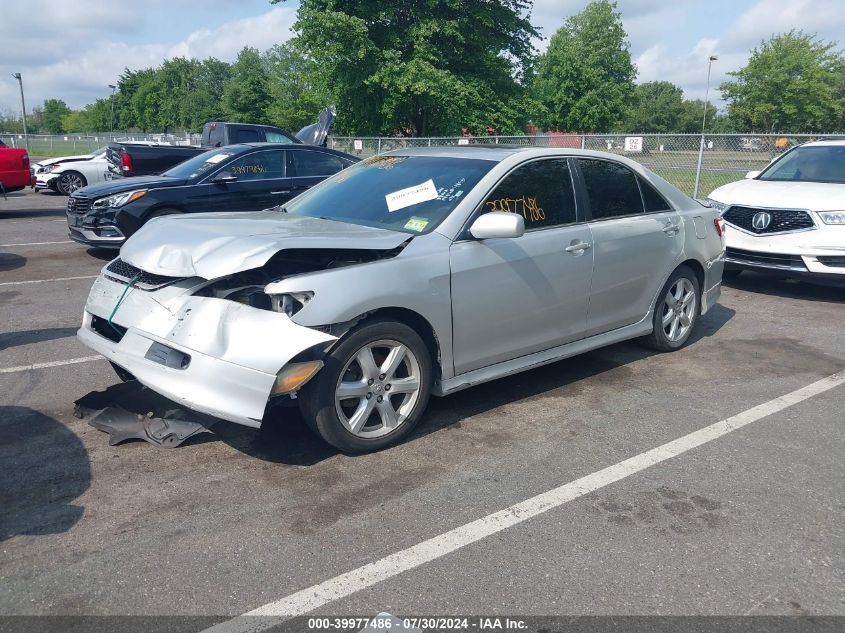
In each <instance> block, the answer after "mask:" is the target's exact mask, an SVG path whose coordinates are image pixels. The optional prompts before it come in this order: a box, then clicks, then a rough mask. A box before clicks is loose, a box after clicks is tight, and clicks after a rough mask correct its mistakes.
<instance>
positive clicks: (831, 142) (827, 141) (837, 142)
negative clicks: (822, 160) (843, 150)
mask: <svg viewBox="0 0 845 633" xmlns="http://www.w3.org/2000/svg"><path fill="white" fill-rule="evenodd" d="M843 145H845V139H842V138H822V139H819V140H818V141H810V142H809V143H804V145H803V147H830V146H840V147H841V146H843Z"/></svg>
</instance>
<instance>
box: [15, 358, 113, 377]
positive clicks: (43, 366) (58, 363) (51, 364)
mask: <svg viewBox="0 0 845 633" xmlns="http://www.w3.org/2000/svg"><path fill="white" fill-rule="evenodd" d="M94 360H105V357H103V356H83V357H82V358H71V359H69V360H54V361H51V362H49V363H34V364H32V365H19V366H18V367H6V368H5V369H0V374H15V373H18V372H21V371H32V370H33V369H47V368H49V367H61V366H62V365H76V364H77V363H90V362H91V361H94Z"/></svg>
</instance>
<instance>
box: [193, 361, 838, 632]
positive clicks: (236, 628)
mask: <svg viewBox="0 0 845 633" xmlns="http://www.w3.org/2000/svg"><path fill="white" fill-rule="evenodd" d="M842 384H845V371H840V372H838V373H836V374H833V375H832V376H828V377H827V378H823V379H822V380H819V381H818V382H814V383H813V384H811V385H807V386H806V387H803V388H801V389H798V390H796V391H793V392H791V393H788V394H786V395H784V396H780V397H779V398H775V399H774V400H770V401H769V402H765V403H763V404H761V405H758V406H756V407H753V408H751V409H748V410H747V411H743V412H742V413H739V414H737V415H735V416H732V417H730V418H727V419H725V420H721V421H720V422H716V423H715V424H711V425H710V426H706V427H704V428H703V429H699V430H698V431H694V432H692V433H690V434H688V435H684V436H683V437H680V438H678V439H676V440H673V441H671V442H668V443H666V444H663V445H662V446H658V447H657V448H653V449H651V450H649V451H646V452H644V453H640V454H639V455H635V456H634V457H631V458H629V459H626V460H624V461H621V462H619V463H618V464H614V465H613V466H608V467H607V468H603V469H602V470H599V471H597V472H595V473H592V474H590V475H587V476H585V477H581V478H580V479H576V480H575V481H572V482H569V483H567V484H563V485H562V486H559V487H557V488H553V489H552V490H549V491H548V492H544V493H541V494H539V495H537V496H535V497H531V498H530V499H527V500H526V501H522V502H521V503H517V504H515V505H512V506H510V507H509V508H505V509H504V510H500V511H499V512H495V513H493V514H489V515H487V516H486V517H483V518H481V519H478V520H476V521H472V522H471V523H466V524H464V525H462V526H460V527H457V528H455V529H453V530H450V531H449V532H445V533H443V534H440V535H439V536H435V537H433V538H430V539H428V540H427V541H423V542H422V543H419V544H417V545H414V546H412V547H409V548H407V549H403V550H401V551H399V552H396V553H394V554H390V555H388V556H385V557H384V558H382V559H380V560H377V561H375V562H373V563H369V564H367V565H364V566H363V567H359V568H358V569H353V570H352V571H349V572H346V573H344V574H341V575H339V576H336V577H334V578H331V579H329V580H326V581H325V582H321V583H320V584H317V585H313V586H311V587H308V588H307V589H303V590H301V591H297V592H296V593H293V594H291V595H289V596H286V597H284V598H281V599H280V600H276V601H275V602H270V603H268V604H265V605H264V606H262V607H258V608H257V609H253V610H252V611H249V612H248V613H245V614H244V615H242V616H238V617H236V618H233V619H231V620H227V621H224V622H221V623H220V624H217V625H215V626H213V627H211V628H209V629H206V632H207V633H210V632H213V633H246V632H248V631H249V632H256V631H263V630H266V629H268V628H272V627H274V626H276V625H278V624H279V623H280V622H281V621H283V620H285V619H287V618H291V617H294V616H297V615H303V614H305V613H308V612H310V611H313V610H314V609H317V608H318V607H322V606H324V605H326V604H329V603H330V602H334V601H335V600H339V599H341V598H344V597H346V596H349V595H351V594H353V593H356V592H358V591H361V590H362V589H365V588H367V587H371V586H372V585H375V584H377V583H379V582H382V581H384V580H387V579H389V578H392V577H394V576H397V575H399V574H401V573H402V572H405V571H409V570H411V569H414V568H416V567H419V566H420V565H424V564H425V563H429V562H431V561H433V560H437V559H438V558H441V557H443V556H445V555H446V554H449V553H451V552H454V551H455V550H458V549H460V548H462V547H465V546H467V545H470V544H471V543H475V542H477V541H480V540H481V539H483V538H486V537H488V536H491V535H493V534H496V533H498V532H501V531H503V530H506V529H507V528H510V527H513V526H515V525H518V524H520V523H522V522H523V521H527V520H528V519H530V518H532V517H535V516H538V515H540V514H543V513H544V512H548V511H549V510H552V509H554V508H557V507H559V506H561V505H563V504H565V503H568V502H569V501H572V500H573V499H577V498H579V497H583V496H584V495H586V494H589V493H591V492H593V491H595V490H598V489H599V488H603V487H604V486H607V485H609V484H612V483H614V482H617V481H620V480H621V479H625V478H626V477H630V476H631V475H633V474H635V473H638V472H640V471H642V470H645V469H646V468H649V467H650V466H654V465H655V464H659V463H661V462H663V461H666V460H667V459H672V458H673V457H677V456H678V455H681V454H683V453H686V452H687V451H689V450H692V449H694V448H696V447H698V446H701V445H703V444H706V443H708V442H712V441H713V440H715V439H718V438H720V437H722V436H724V435H727V434H728V433H732V432H733V431H736V430H738V429H741V428H742V427H744V426H746V425H748V424H751V423H752V422H756V421H757V420H760V419H762V418H765V417H767V416H770V415H772V414H774V413H777V412H778V411H782V410H783V409H786V408H787V407H791V406H792V405H794V404H797V403H799V402H802V401H803V400H807V399H808V398H812V397H813V396H816V395H818V394H820V393H823V392H825V391H827V390H829V389H833V388H834V387H838V386H839V385H842Z"/></svg>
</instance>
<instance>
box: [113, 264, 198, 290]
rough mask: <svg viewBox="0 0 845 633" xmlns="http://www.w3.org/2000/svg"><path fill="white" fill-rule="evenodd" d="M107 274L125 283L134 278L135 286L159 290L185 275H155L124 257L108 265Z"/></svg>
mask: <svg viewBox="0 0 845 633" xmlns="http://www.w3.org/2000/svg"><path fill="white" fill-rule="evenodd" d="M106 276H107V277H109V278H111V279H114V280H115V281H120V282H123V283H129V282H130V281H132V280H133V279H134V280H135V282H134V286H135V287H137V288H140V289H141V290H157V289H159V288H163V287H164V286H167V285H168V284H172V283H175V282H177V281H179V280H180V279H184V277H168V276H166V275H154V274H153V273H148V272H145V271H143V270H141V269H140V268H136V267H135V266H133V265H132V264H128V263H126V262H125V261H123V260H122V259H116V260H114V261H113V262H112V263H111V264H109V265H108V266H107V267H106ZM136 277H137V278H136Z"/></svg>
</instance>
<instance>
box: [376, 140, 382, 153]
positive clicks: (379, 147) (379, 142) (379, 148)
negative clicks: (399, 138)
mask: <svg viewBox="0 0 845 633" xmlns="http://www.w3.org/2000/svg"><path fill="white" fill-rule="evenodd" d="M376 154H381V137H380V136H379V137H378V150H377V151H376Z"/></svg>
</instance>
